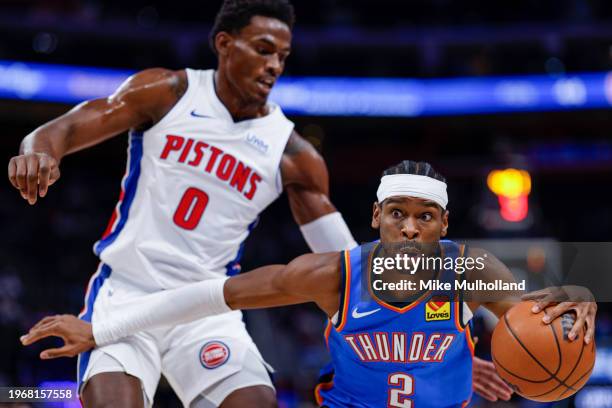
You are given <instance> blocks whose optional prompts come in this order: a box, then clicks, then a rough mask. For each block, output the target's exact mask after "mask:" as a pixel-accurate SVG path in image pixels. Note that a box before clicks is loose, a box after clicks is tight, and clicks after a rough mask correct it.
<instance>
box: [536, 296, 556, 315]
mask: <svg viewBox="0 0 612 408" xmlns="http://www.w3.org/2000/svg"><path fill="white" fill-rule="evenodd" d="M551 303H553V302H552V295H550V294H548V295H546V296H545V297H544V298H543V299H541V300H539V301H538V302H536V304H535V305H533V307H532V308H531V311H532V312H533V313H540V312H541V311H542V310H544V309H546V308H547V307H548V306H550V305H551Z"/></svg>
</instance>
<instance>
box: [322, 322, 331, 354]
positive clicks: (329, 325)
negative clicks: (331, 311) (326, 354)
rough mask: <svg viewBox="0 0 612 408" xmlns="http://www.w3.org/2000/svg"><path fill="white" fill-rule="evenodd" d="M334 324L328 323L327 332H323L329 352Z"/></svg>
mask: <svg viewBox="0 0 612 408" xmlns="http://www.w3.org/2000/svg"><path fill="white" fill-rule="evenodd" d="M332 326H333V324H332V322H331V320H328V321H327V326H325V331H324V332H323V333H324V334H323V336H324V337H325V345H326V346H327V350H328V351H329V333H330V332H331V328H332Z"/></svg>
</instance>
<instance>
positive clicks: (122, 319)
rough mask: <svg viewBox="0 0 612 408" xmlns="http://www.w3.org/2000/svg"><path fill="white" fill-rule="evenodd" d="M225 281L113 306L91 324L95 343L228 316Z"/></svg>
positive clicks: (168, 291)
mask: <svg viewBox="0 0 612 408" xmlns="http://www.w3.org/2000/svg"><path fill="white" fill-rule="evenodd" d="M225 280H226V279H209V280H206V281H202V282H197V283H192V284H189V285H185V286H183V287H180V288H176V289H170V290H165V291H162V292H157V293H151V294H149V295H145V296H140V297H137V298H132V299H128V300H126V301H122V302H120V303H116V304H114V305H113V307H112V309H111V312H110V314H109V315H108V316H107V317H106V319H105V320H104V321H98V320H96V319H94V320H93V321H92V324H93V334H94V338H95V341H96V344H97V345H98V346H102V345H106V344H110V343H113V342H115V341H117V340H119V339H122V338H124V337H127V336H130V335H133V334H135V333H138V332H141V331H144V330H151V329H155V328H158V327H166V326H175V325H177V324H182V323H187V322H191V321H194V320H197V319H200V318H203V317H207V316H213V315H217V314H222V313H227V312H229V311H231V309H230V307H229V306H227V304H226V302H225V299H224V298H223V285H224V283H225Z"/></svg>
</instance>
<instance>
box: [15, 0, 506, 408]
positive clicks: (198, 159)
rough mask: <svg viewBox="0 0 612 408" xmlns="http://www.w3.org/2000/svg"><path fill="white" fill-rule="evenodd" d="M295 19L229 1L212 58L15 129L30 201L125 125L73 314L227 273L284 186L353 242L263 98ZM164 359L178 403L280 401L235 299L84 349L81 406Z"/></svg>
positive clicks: (146, 387)
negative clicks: (79, 306)
mask: <svg viewBox="0 0 612 408" xmlns="http://www.w3.org/2000/svg"><path fill="white" fill-rule="evenodd" d="M293 21H294V15H293V8H292V6H291V5H290V4H289V3H288V1H287V0H226V1H225V2H224V4H223V6H222V8H221V10H220V12H219V14H218V15H217V18H216V21H215V25H214V27H213V31H212V34H211V45H212V48H213V50H214V51H215V53H216V54H217V56H218V59H219V64H218V67H217V69H216V70H215V71H213V70H208V71H197V70H190V69H185V70H179V71H170V70H166V69H159V68H156V69H149V70H145V71H142V72H140V73H137V74H135V75H134V76H132V77H130V78H129V79H128V80H127V81H126V82H125V83H124V84H123V85H122V86H121V87H120V88H119V89H118V90H117V91H116V92H115V93H114V94H113V95H111V96H109V97H108V98H103V99H97V100H92V101H87V102H84V103H82V104H80V105H78V106H77V107H75V108H74V109H72V110H71V111H70V112H68V113H66V114H65V115H63V116H61V117H59V118H57V119H55V120H53V121H51V122H49V123H47V124H45V125H43V126H41V127H40V128H38V129H36V130H35V131H34V132H32V133H31V134H30V135H28V136H26V138H25V139H24V140H23V142H22V144H21V149H20V155H19V156H16V157H14V158H12V159H11V161H10V163H9V179H10V180H11V182H12V184H13V185H14V186H15V187H16V188H17V189H19V190H20V192H21V195H22V196H23V198H24V199H26V200H27V201H28V202H29V203H30V204H34V203H36V201H37V197H44V196H45V195H46V194H47V190H48V187H49V186H50V185H52V184H53V183H55V182H56V181H57V180H58V178H59V176H60V171H59V165H60V162H61V159H62V158H63V157H64V156H65V155H67V154H69V153H73V152H76V151H78V150H82V149H85V148H87V147H90V146H93V145H95V144H98V143H100V142H102V141H104V140H106V139H109V138H111V137H114V136H117V135H119V134H121V133H122V132H124V131H126V130H129V131H130V145H129V150H128V164H127V172H126V175H125V177H124V179H123V182H122V191H121V195H120V201H119V203H118V205H117V207H116V209H115V212H114V213H113V216H112V218H111V222H110V223H109V226H108V229H107V231H106V232H105V233H104V235H103V237H102V239H101V240H100V241H98V242H97V243H96V244H95V246H94V251H95V253H96V254H97V255H98V256H99V257H100V260H101V263H100V266H99V269H98V271H97V272H96V274H95V275H94V276H93V277H92V279H91V280H90V283H89V286H88V290H87V293H86V299H85V307H84V309H83V311H82V313H81V315H80V317H81V319H83V320H85V321H88V322H92V321H93V322H95V321H97V320H99V321H103V320H104V318H105V315H106V314H108V313H109V311H110V310H116V308H117V307H120V305H121V302H122V301H127V300H129V299H132V298H134V297H138V296H142V295H144V294H147V293H153V292H158V291H162V290H166V289H172V288H177V287H181V286H184V285H186V284H189V283H193V282H197V281H203V280H206V279H211V278H218V277H221V276H224V275H228V274H229V275H231V274H235V273H237V272H238V270H239V265H238V259H239V257H240V254H241V252H242V251H241V248H242V242H243V241H244V240H245V239H246V237H247V236H248V234H249V232H250V230H251V229H252V227H253V226H254V224H255V222H256V220H257V218H258V215H259V213H260V212H261V211H263V209H264V208H266V207H267V206H268V205H269V204H270V203H271V202H272V201H274V200H275V199H276V198H277V197H278V196H279V195H280V193H281V191H282V190H283V189H284V190H285V191H286V192H287V195H288V197H289V203H290V206H291V209H292V212H293V215H294V218H295V220H296V222H297V223H298V224H299V225H300V228H301V231H302V233H303V235H304V238H305V239H306V241H307V243H308V244H309V246H310V248H311V249H312V250H313V251H314V252H328V251H338V250H341V249H348V248H351V247H353V246H355V245H356V243H355V241H354V239H353V238H352V236H351V234H350V232H349V230H348V228H347V226H346V224H345V222H344V220H343V219H342V217H341V215H340V214H339V213H338V212H337V211H336V209H335V207H334V206H333V204H332V203H331V202H330V200H329V197H328V174H327V168H326V166H325V163H324V161H323V159H322V158H321V157H320V155H319V154H318V153H317V152H316V150H315V149H314V148H313V147H312V146H311V145H310V144H308V143H307V142H305V141H304V139H302V138H301V137H300V136H299V135H298V134H297V133H296V132H295V131H294V130H293V123H291V122H290V121H289V120H288V119H287V118H285V116H284V115H283V113H282V111H281V109H280V107H278V106H277V105H275V104H273V103H271V102H268V100H267V99H268V95H269V93H270V91H271V89H272V87H273V86H274V84H275V82H276V80H277V79H278V77H279V76H280V75H281V73H282V72H283V69H284V65H285V60H286V58H287V56H288V55H289V53H290V46H291V28H292V26H293ZM491 372H492V368H491V370H489V371H487V373H489V374H490V373H491ZM162 373H163V374H164V375H165V376H166V378H167V379H168V381H169V382H170V384H171V385H172V387H173V389H174V391H175V392H176V393H177V395H178V397H179V398H180V400H181V401H182V403H183V404H184V405H185V406H187V407H198V408H206V407H215V406H221V407H224V408H227V407H229V408H233V407H244V406H249V407H254V408H258V407H270V406H275V405H276V400H275V394H274V388H273V386H272V383H271V382H270V378H269V375H268V372H267V370H266V365H265V362H264V361H263V359H262V357H261V355H260V353H259V351H258V350H257V348H256V346H255V345H254V343H253V341H252V340H251V338H250V336H249V335H248V334H247V332H246V330H245V327H244V324H243V322H242V315H241V312H239V311H232V312H229V313H225V314H222V315H219V316H215V317H209V318H205V319H200V320H197V321H194V322H191V323H187V324H180V325H176V326H175V327H171V328H163V329H155V330H150V331H146V332H142V333H138V334H136V335H133V336H130V337H129V338H126V339H124V340H122V341H119V342H116V343H113V344H110V345H107V346H104V347H99V348H96V349H94V350H93V351H92V352H87V353H83V354H81V355H80V357H79V362H78V381H79V385H80V393H81V398H82V401H83V403H84V404H85V406H87V407H101V406H105V407H107V406H113V407H142V406H143V405H144V406H147V405H151V404H152V401H153V396H154V394H155V390H156V387H157V384H158V381H159V378H160V375H161V374H162ZM488 380H489V379H488V377H487V381H488ZM498 394H500V395H501V392H499V393H498ZM508 395H509V394H508Z"/></svg>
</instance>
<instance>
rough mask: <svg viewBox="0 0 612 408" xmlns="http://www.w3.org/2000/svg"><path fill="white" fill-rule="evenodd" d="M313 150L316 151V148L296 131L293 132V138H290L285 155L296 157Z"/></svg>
mask: <svg viewBox="0 0 612 408" xmlns="http://www.w3.org/2000/svg"><path fill="white" fill-rule="evenodd" d="M312 149H314V147H313V146H312V145H311V144H310V143H308V141H306V139H304V138H303V137H302V136H300V135H299V134H298V133H297V132H296V131H295V130H294V131H293V132H291V136H289V140H288V141H287V145H286V146H285V154H287V155H289V156H294V155H296V154H298V153H302V152H304V151H308V150H312Z"/></svg>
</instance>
